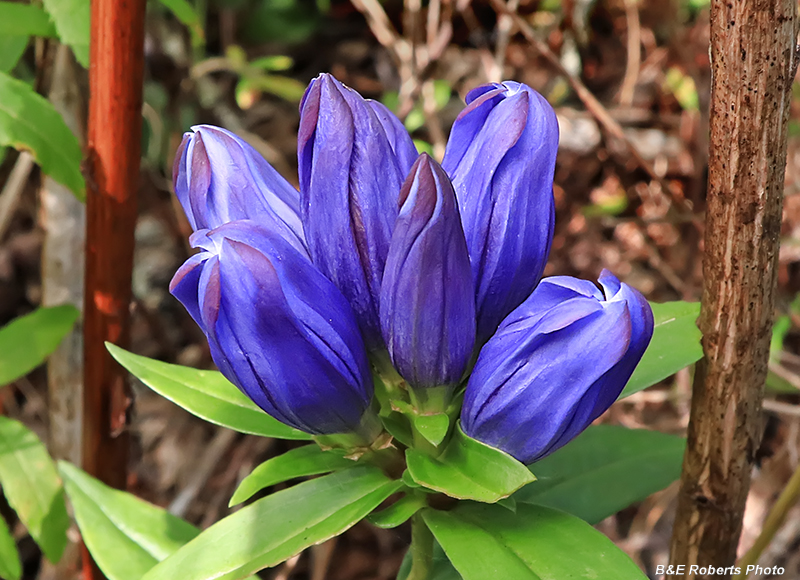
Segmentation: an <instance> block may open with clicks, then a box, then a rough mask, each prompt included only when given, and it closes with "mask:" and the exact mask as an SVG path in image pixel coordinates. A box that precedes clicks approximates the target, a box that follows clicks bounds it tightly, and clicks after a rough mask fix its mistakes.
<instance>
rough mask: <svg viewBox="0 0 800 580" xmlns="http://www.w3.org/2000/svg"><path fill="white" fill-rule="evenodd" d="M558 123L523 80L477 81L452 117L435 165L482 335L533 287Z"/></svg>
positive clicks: (549, 228) (548, 235)
mask: <svg viewBox="0 0 800 580" xmlns="http://www.w3.org/2000/svg"><path fill="white" fill-rule="evenodd" d="M557 149H558V123H557V120H556V115H555V113H554V111H553V109H552V107H551V106H550V105H549V104H548V103H547V101H546V100H545V99H544V97H542V96H541V95H540V94H539V93H537V92H536V91H534V90H533V89H531V88H530V87H528V86H526V85H523V84H520V83H515V82H513V81H506V82H504V83H502V84H491V85H485V86H482V87H478V88H477V89H474V90H473V91H471V92H470V93H469V94H468V95H467V107H466V108H465V109H464V110H463V111H462V112H461V114H460V115H459V116H458V118H457V119H456V122H455V124H454V125H453V130H452V132H451V134H450V139H449V141H448V143H447V149H446V152H445V157H444V161H443V163H442V166H443V167H444V169H445V170H446V171H447V173H448V175H450V178H451V179H452V181H453V186H454V188H455V191H456V196H457V197H458V204H459V208H460V210H461V220H462V222H463V224H464V232H465V234H466V239H467V247H468V248H469V255H470V259H471V262H472V275H473V279H474V281H475V291H476V303H477V313H478V314H477V317H478V340H479V341H480V342H483V341H485V340H487V339H488V338H489V336H491V335H492V334H493V333H494V331H495V330H496V329H497V327H498V325H499V324H500V322H501V321H502V320H503V319H504V318H505V317H506V316H507V315H508V314H509V313H510V312H511V311H512V310H514V309H515V308H516V307H517V306H519V305H520V304H521V303H522V302H523V301H524V300H525V299H526V298H527V297H528V295H529V294H530V293H531V291H532V290H533V289H534V288H535V287H536V284H537V283H538V282H539V279H540V278H541V276H542V273H543V272H544V267H545V264H546V262H547V256H548V254H549V252H550V244H551V242H552V238H553V223H554V219H555V209H554V201H553V173H554V171H555V160H556V151H557Z"/></svg>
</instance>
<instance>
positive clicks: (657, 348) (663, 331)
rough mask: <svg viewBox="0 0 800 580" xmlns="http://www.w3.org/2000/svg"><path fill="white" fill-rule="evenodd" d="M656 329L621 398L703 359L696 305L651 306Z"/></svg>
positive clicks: (687, 303)
mask: <svg viewBox="0 0 800 580" xmlns="http://www.w3.org/2000/svg"><path fill="white" fill-rule="evenodd" d="M650 306H652V307H653V316H654V317H655V329H654V331H653V339H652V340H651V341H650V346H648V347H647V350H646V351H645V353H644V356H643V357H642V360H641V362H640V363H639V366H637V367H636V370H635V371H634V372H633V376H632V377H631V379H630V380H629V381H628V384H627V385H625V390H623V391H622V394H621V395H620V398H623V397H627V396H628V395H632V394H633V393H636V392H638V391H641V390H643V389H646V388H647V387H650V386H652V385H654V384H656V383H657V382H659V381H663V380H664V379H666V378H667V377H668V376H670V375H673V374H675V373H676V372H678V371H679V370H681V369H683V368H686V367H688V366H689V365H690V364H692V363H695V362H697V361H698V360H700V359H701V358H703V347H702V346H700V338H701V334H700V329H698V328H697V323H696V322H697V317H698V316H699V315H700V303H699V302H665V303H664V304H651V305H650Z"/></svg>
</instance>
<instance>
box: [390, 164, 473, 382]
mask: <svg viewBox="0 0 800 580" xmlns="http://www.w3.org/2000/svg"><path fill="white" fill-rule="evenodd" d="M399 203H400V214H399V216H398V218H397V222H396V224H395V228H394V233H393V234H392V241H391V244H390V246H389V256H388V258H387V259H386V269H385V271H384V274H383V285H382V288H381V303H380V315H381V329H382V330H383V338H384V340H385V341H386V346H387V348H388V350H389V356H390V357H391V359H392V363H393V364H394V366H395V368H396V369H397V370H398V371H399V372H400V375H402V376H403V378H405V379H406V381H408V383H409V384H410V385H411V386H412V387H434V386H452V385H454V384H455V383H457V382H458V380H459V379H460V378H461V375H462V374H463V372H464V370H465V368H466V366H467V363H468V362H469V359H470V356H471V354H472V348H473V346H474V343H475V292H474V289H473V286H472V271H471V269H470V264H469V254H468V253H467V244H466V241H465V240H464V232H463V230H462V229H461V219H460V217H459V215H458V206H457V204H456V196H455V193H454V192H453V186H452V185H451V184H450V180H449V179H448V178H447V174H445V172H444V170H443V169H442V168H441V167H440V166H439V164H438V163H436V162H435V161H434V160H433V159H431V158H430V157H429V156H428V155H427V154H425V153H423V154H422V155H420V157H419V159H418V160H417V162H416V163H415V164H414V166H413V167H412V168H411V173H410V174H409V175H408V178H407V179H406V181H405V183H404V184H403V187H402V188H401V190H400V199H399Z"/></svg>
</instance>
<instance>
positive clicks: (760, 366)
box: [667, 0, 797, 580]
mask: <svg viewBox="0 0 800 580" xmlns="http://www.w3.org/2000/svg"><path fill="white" fill-rule="evenodd" d="M796 9H797V2H796V0H739V1H732V0H712V2H711V69H712V71H711V72H712V95H711V115H710V129H711V133H710V155H709V178H708V209H707V212H706V231H705V255H704V261H703V276H704V285H703V303H702V309H701V313H700V319H699V321H698V324H699V326H700V329H701V330H702V332H703V351H704V354H705V357H704V359H703V360H702V361H700V362H699V363H698V367H697V373H696V375H695V381H694V392H693V396H692V411H691V419H690V422H689V434H688V447H687V451H686V455H685V457H684V463H683V474H682V477H681V491H680V495H679V500H678V513H677V516H676V521H675V527H674V530H673V536H672V546H671V548H672V549H671V557H670V564H671V565H673V566H678V565H685V566H686V568H685V570H684V571H683V573H682V574H678V573H677V569H676V568H673V569H672V570H668V573H667V577H668V578H675V579H677V578H680V579H681V580H687V579H699V578H709V579H711V578H713V579H714V580H719V579H720V578H730V574H723V575H719V574H716V573H715V572H717V571H718V568H719V567H723V568H724V567H728V566H731V565H733V563H734V561H735V559H736V548H737V544H738V541H739V535H740V533H741V527H742V515H743V512H744V505H745V500H746V498H747V492H748V489H749V486H750V472H751V469H752V467H753V462H754V456H755V452H756V450H757V449H758V445H759V442H760V439H761V432H762V419H761V402H762V399H763V390H764V381H765V379H766V375H767V362H768V355H769V343H770V335H771V330H772V321H773V305H774V296H775V287H776V279H777V264H778V250H779V234H780V227H781V207H782V200H783V185H784V170H785V167H786V137H787V125H788V120H789V98H790V92H791V83H792V79H793V77H794V73H795V70H796V67H795V59H796V49H795V46H796ZM693 564H696V565H698V566H699V567H700V568H701V569H702V568H703V567H707V566H713V567H714V568H715V570H714V573H711V574H702V573H699V572H697V571H694V572H693V571H691V568H690V566H691V565H693Z"/></svg>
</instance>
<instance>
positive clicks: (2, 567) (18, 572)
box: [0, 518, 22, 580]
mask: <svg viewBox="0 0 800 580" xmlns="http://www.w3.org/2000/svg"><path fill="white" fill-rule="evenodd" d="M21 576H22V563H21V562H20V561H19V552H17V544H16V542H15V541H14V536H12V535H11V530H9V529H8V524H6V521H5V520H4V519H3V518H0V578H6V579H7V580H19V579H20V577H21Z"/></svg>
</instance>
